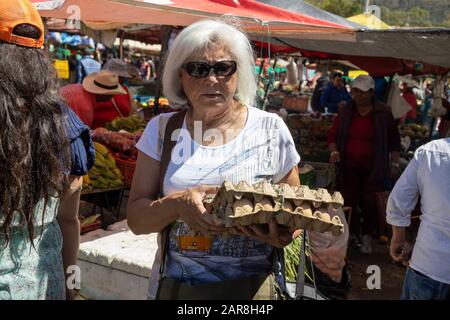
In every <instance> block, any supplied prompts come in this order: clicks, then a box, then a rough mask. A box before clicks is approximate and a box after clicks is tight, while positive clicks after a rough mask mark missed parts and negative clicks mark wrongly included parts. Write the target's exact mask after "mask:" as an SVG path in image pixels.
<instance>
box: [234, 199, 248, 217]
mask: <svg viewBox="0 0 450 320" xmlns="http://www.w3.org/2000/svg"><path fill="white" fill-rule="evenodd" d="M233 212H234V215H235V216H238V217H239V216H243V215H246V214H249V213H252V212H253V203H252V202H251V201H250V200H248V199H246V198H241V199H239V200H236V201H235V202H234V203H233Z"/></svg>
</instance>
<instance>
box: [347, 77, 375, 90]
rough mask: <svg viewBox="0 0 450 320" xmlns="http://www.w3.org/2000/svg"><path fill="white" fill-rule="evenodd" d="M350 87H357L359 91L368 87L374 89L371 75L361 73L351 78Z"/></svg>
mask: <svg viewBox="0 0 450 320" xmlns="http://www.w3.org/2000/svg"><path fill="white" fill-rule="evenodd" d="M352 88H357V89H359V90H361V91H364V92H367V91H369V90H370V89H375V82H374V81H373V78H372V77H371V76H369V75H366V74H362V75H359V76H357V77H356V79H355V80H353V83H352Z"/></svg>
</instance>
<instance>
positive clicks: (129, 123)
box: [105, 115, 147, 132]
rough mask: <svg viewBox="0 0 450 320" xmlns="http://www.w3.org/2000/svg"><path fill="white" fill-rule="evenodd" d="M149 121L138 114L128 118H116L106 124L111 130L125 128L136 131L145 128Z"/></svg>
mask: <svg viewBox="0 0 450 320" xmlns="http://www.w3.org/2000/svg"><path fill="white" fill-rule="evenodd" d="M146 125H147V122H146V121H145V120H144V119H143V118H141V117H140V116H138V115H131V116H129V117H127V118H116V119H114V120H113V121H111V122H109V123H107V124H106V125H105V127H106V129H108V130H111V131H120V130H125V131H128V132H135V131H138V130H143V129H145V126H146Z"/></svg>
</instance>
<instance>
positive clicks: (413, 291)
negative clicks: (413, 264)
mask: <svg viewBox="0 0 450 320" xmlns="http://www.w3.org/2000/svg"><path fill="white" fill-rule="evenodd" d="M448 299H450V284H446V283H442V282H439V281H436V280H433V279H431V278H429V277H427V276H426V275H424V274H422V273H420V272H418V271H415V270H414V269H412V268H408V270H407V271H406V275H405V281H404V283H403V291H402V296H401V300H448Z"/></svg>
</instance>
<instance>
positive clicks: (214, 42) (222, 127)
mask: <svg viewBox="0 0 450 320" xmlns="http://www.w3.org/2000/svg"><path fill="white" fill-rule="evenodd" d="M163 89H164V93H165V95H166V97H167V98H168V99H169V101H170V103H171V105H172V106H178V107H179V108H180V109H181V111H179V112H175V113H167V114H162V115H159V116H157V117H155V118H153V119H152V120H151V121H150V122H149V124H148V126H147V128H146V130H145V132H144V134H143V136H142V138H141V140H140V141H139V143H138V144H137V148H138V149H139V156H138V161H137V165H136V170H135V174H134V179H133V183H132V187H131V193H130V199H129V204H128V225H129V227H130V228H131V230H132V231H133V232H134V233H135V234H149V233H153V232H159V233H161V234H162V235H163V236H162V237H160V239H159V240H160V241H159V252H158V253H157V254H156V258H155V263H154V265H153V268H152V275H151V281H150V288H149V298H151V299H155V298H156V299H233V298H234V299H274V298H280V297H281V295H282V293H283V292H284V289H283V286H284V285H283V283H284V282H283V278H282V277H283V276H282V273H281V271H280V265H281V264H280V263H278V262H279V261H280V260H279V259H277V256H278V254H277V252H279V251H277V250H275V249H276V248H282V247H284V246H286V245H287V244H289V243H290V242H291V241H292V239H293V238H294V237H295V236H296V235H298V233H299V230H293V229H289V228H286V227H284V226H279V225H278V224H277V222H276V220H275V219H274V220H273V221H271V222H270V223H269V225H267V226H251V227H242V228H239V229H238V228H235V229H232V230H230V229H227V228H224V227H220V226H217V225H215V224H214V223H213V222H212V221H211V216H210V214H209V213H208V212H207V210H206V209H205V207H204V205H203V204H202V200H203V197H204V195H205V194H206V193H209V192H214V191H216V190H217V186H219V185H220V184H222V183H223V182H224V181H225V180H229V181H231V182H232V183H239V182H240V181H242V180H245V181H247V182H249V183H256V182H258V181H262V180H265V181H269V182H271V183H288V184H290V185H299V184H300V181H299V175H298V171H297V164H298V162H299V161H300V156H299V155H298V153H297V151H296V149H295V145H294V142H293V139H292V137H291V135H290V132H289V130H288V128H287V127H286V125H285V124H284V122H283V121H282V119H281V118H280V117H279V116H277V115H276V114H273V113H268V112H264V111H261V110H259V109H257V108H255V107H253V106H252V104H253V102H254V98H255V94H256V89H257V88H256V80H255V74H254V55H253V50H252V47H251V45H250V43H249V41H248V39H247V37H246V36H245V35H244V34H243V33H242V32H241V31H239V30H238V29H236V28H235V27H233V26H231V25H229V24H227V23H224V22H221V21H213V20H203V21H200V22H197V23H194V24H192V25H190V26H189V27H187V28H186V29H184V30H183V31H182V32H181V33H180V34H179V35H178V37H177V38H176V39H175V41H174V43H173V45H172V46H171V48H170V51H169V54H168V57H167V61H166V63H165V69H164V73H163ZM176 129H179V130H176ZM172 133H173V134H172ZM164 230H167V232H165V231H164ZM230 231H231V234H230ZM164 235H168V236H167V237H166V236H164ZM166 238H167V239H166ZM158 273H159V274H158ZM158 279H159V282H158Z"/></svg>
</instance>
